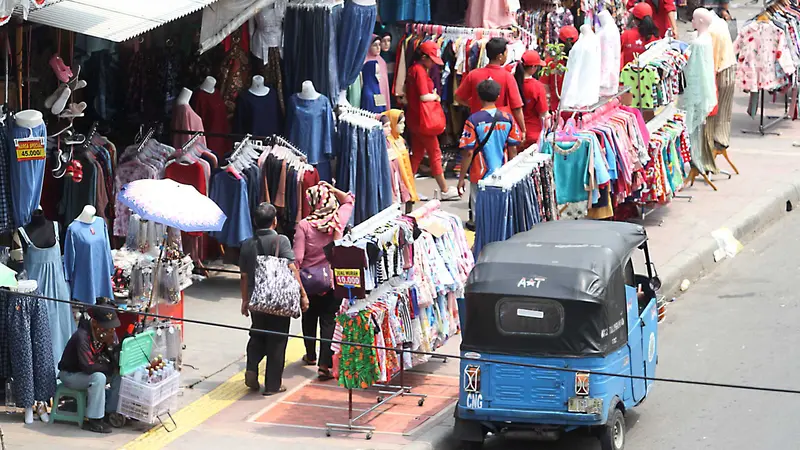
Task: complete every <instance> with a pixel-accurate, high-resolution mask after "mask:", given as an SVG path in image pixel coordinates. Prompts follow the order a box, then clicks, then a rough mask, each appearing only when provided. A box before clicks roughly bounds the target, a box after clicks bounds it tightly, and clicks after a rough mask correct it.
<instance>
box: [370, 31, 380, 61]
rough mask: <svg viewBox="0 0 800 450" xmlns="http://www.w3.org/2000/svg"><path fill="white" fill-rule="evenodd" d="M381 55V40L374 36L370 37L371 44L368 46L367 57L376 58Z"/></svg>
mask: <svg viewBox="0 0 800 450" xmlns="http://www.w3.org/2000/svg"><path fill="white" fill-rule="evenodd" d="M380 54H381V38H380V37H379V36H377V35H375V34H373V35H372V44H371V45H370V46H369V56H372V57H376V56H380Z"/></svg>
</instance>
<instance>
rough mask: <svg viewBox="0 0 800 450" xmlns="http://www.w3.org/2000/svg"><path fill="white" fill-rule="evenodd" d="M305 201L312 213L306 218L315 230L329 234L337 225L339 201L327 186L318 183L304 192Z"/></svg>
mask: <svg viewBox="0 0 800 450" xmlns="http://www.w3.org/2000/svg"><path fill="white" fill-rule="evenodd" d="M306 200H307V201H308V204H309V205H311V208H313V210H314V212H312V213H311V215H310V216H308V217H306V220H307V221H308V223H310V224H311V225H312V226H313V227H314V228H316V229H317V230H319V231H321V232H323V233H325V234H331V233H333V230H335V229H336V228H337V226H338V225H339V215H338V214H336V213H337V212H338V211H339V201H338V200H336V196H335V195H333V192H331V190H330V188H328V186H326V185H324V184H322V183H320V184H317V185H316V186H311V187H310V188H308V190H306Z"/></svg>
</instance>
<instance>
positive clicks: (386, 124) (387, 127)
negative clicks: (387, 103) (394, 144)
mask: <svg viewBox="0 0 800 450" xmlns="http://www.w3.org/2000/svg"><path fill="white" fill-rule="evenodd" d="M381 127H382V128H383V135H384V137H386V138H387V139H388V138H389V136H391V135H392V121H391V120H389V116H387V115H386V114H382V115H381Z"/></svg>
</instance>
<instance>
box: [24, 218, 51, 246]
mask: <svg viewBox="0 0 800 450" xmlns="http://www.w3.org/2000/svg"><path fill="white" fill-rule="evenodd" d="M25 234H27V235H28V239H30V240H31V242H32V243H33V245H35V246H36V247H37V248H41V249H45V248H50V247H52V246H54V245H56V229H55V226H54V225H53V222H52V221H50V220H47V219H46V218H45V217H44V213H43V212H42V210H41V209H37V210H36V211H34V212H33V214H32V215H31V222H30V223H29V224H27V225H25ZM20 243H21V244H22V248H23V250H25V251H27V250H28V243H27V242H26V241H25V239H20Z"/></svg>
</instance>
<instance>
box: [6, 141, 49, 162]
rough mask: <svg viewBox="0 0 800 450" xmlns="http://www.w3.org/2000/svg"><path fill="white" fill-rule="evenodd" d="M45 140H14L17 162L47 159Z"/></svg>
mask: <svg viewBox="0 0 800 450" xmlns="http://www.w3.org/2000/svg"><path fill="white" fill-rule="evenodd" d="M44 139H45V138H25V139H14V148H15V149H16V152H17V161H36V160H42V159H44V158H45V152H44Z"/></svg>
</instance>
